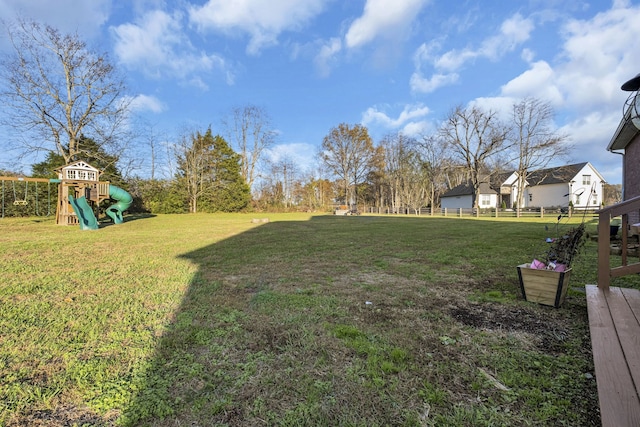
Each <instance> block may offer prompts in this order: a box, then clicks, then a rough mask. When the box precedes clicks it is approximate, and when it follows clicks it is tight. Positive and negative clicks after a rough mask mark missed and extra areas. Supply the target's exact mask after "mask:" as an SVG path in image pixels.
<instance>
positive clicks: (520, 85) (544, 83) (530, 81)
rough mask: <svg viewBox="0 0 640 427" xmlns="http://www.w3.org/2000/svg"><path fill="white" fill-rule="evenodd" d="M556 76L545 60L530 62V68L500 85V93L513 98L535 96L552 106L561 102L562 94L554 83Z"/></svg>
mask: <svg viewBox="0 0 640 427" xmlns="http://www.w3.org/2000/svg"><path fill="white" fill-rule="evenodd" d="M556 79H557V76H556V74H555V72H554V70H553V68H551V66H550V65H549V64H548V63H547V62H545V61H537V62H534V63H533V64H531V68H530V69H528V70H527V71H525V72H524V73H522V74H520V75H519V76H517V77H516V78H514V79H513V80H511V81H509V82H508V83H507V84H505V85H503V86H502V89H501V93H502V94H503V95H505V96H510V97H513V98H526V97H535V98H539V99H544V100H546V101H549V102H550V103H551V104H552V105H554V106H560V105H562V103H563V95H562V91H561V90H560V88H558V86H557V85H556V83H555V80H556Z"/></svg>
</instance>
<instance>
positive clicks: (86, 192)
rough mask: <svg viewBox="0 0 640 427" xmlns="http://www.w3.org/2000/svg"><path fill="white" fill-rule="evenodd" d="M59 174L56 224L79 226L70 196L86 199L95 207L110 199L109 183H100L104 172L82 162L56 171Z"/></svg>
mask: <svg viewBox="0 0 640 427" xmlns="http://www.w3.org/2000/svg"><path fill="white" fill-rule="evenodd" d="M55 171H56V172H57V173H58V179H59V180H60V184H59V185H60V187H59V189H58V205H57V209H56V224H59V225H78V217H77V215H76V213H75V211H74V210H73V207H72V206H71V202H70V200H69V195H71V196H73V198H75V199H79V198H81V197H85V198H86V200H87V201H90V202H91V203H92V204H93V205H94V206H97V205H99V204H100V202H102V201H103V200H105V199H108V198H109V182H105V181H100V175H101V174H102V172H101V171H100V170H98V169H96V168H94V167H93V166H91V165H90V164H88V163H86V162H83V161H82V160H80V161H77V162H73V163H70V164H68V165H66V166H62V167H60V168H58V169H56V170H55Z"/></svg>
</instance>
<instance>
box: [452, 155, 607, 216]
mask: <svg viewBox="0 0 640 427" xmlns="http://www.w3.org/2000/svg"><path fill="white" fill-rule="evenodd" d="M517 184H518V174H517V173H516V172H506V173H502V174H498V175H496V176H494V177H493V178H492V182H491V184H489V183H483V184H481V186H480V194H479V195H478V206H479V207H480V208H496V207H500V205H502V204H503V203H504V205H505V206H506V207H508V208H512V207H513V206H514V204H515V203H516V202H517V200H518V185H517ZM604 184H605V180H604V178H603V177H602V175H600V173H599V172H598V171H597V170H596V169H595V168H594V167H593V166H592V165H591V163H589V162H584V163H576V164H573V165H566V166H559V167H554V168H547V169H541V170H538V171H535V172H532V173H530V174H529V176H528V178H527V181H526V183H525V189H524V195H523V198H522V203H521V206H520V208H540V207H545V208H549V207H567V206H569V204H570V203H572V204H573V207H574V209H585V208H598V207H599V206H600V203H601V202H602V200H603V186H604ZM472 193H473V191H472V187H471V185H469V184H462V185H459V186H457V187H454V188H452V189H451V190H449V191H447V192H446V193H444V194H443V195H442V196H441V197H440V205H441V207H443V208H447V209H458V208H462V209H470V208H472V207H473V198H472Z"/></svg>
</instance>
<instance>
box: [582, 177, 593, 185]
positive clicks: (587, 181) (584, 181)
mask: <svg viewBox="0 0 640 427" xmlns="http://www.w3.org/2000/svg"><path fill="white" fill-rule="evenodd" d="M582 185H591V175H582Z"/></svg>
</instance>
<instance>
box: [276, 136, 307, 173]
mask: <svg viewBox="0 0 640 427" xmlns="http://www.w3.org/2000/svg"><path fill="white" fill-rule="evenodd" d="M316 152H317V147H316V146H315V145H312V144H307V143H304V142H292V143H288V144H277V145H274V146H272V147H270V148H269V149H268V150H266V156H267V158H268V159H269V161H271V162H272V163H278V162H279V161H281V160H285V159H286V160H291V161H292V162H293V163H294V164H295V165H296V166H297V167H298V172H301V173H304V172H305V171H306V172H308V171H310V170H311V168H312V166H313V164H314V162H315V156H316Z"/></svg>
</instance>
